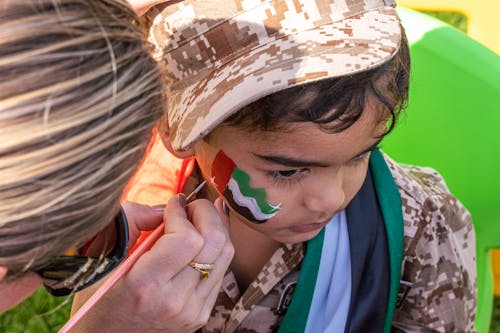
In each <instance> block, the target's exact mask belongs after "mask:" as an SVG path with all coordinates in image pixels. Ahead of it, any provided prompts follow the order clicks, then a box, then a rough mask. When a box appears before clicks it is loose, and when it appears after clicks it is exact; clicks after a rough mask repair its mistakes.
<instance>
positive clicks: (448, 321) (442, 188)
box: [384, 155, 476, 332]
mask: <svg viewBox="0 0 500 333" xmlns="http://www.w3.org/2000/svg"><path fill="white" fill-rule="evenodd" d="M384 158H385V160H386V162H387V165H388V167H389V169H390V171H391V173H392V176H393V178H394V180H395V182H396V186H397V187H398V190H399V193H400V196H401V203H402V210H403V220H404V249H403V265H402V279H403V280H405V281H408V282H410V283H412V284H413V286H412V287H411V289H410V291H409V293H408V295H407V297H406V298H405V300H404V301H403V302H402V303H401V304H400V306H399V307H398V308H397V309H396V312H395V316H394V323H393V324H395V326H397V325H398V324H399V325H406V326H408V325H410V326H415V327H426V328H430V329H433V330H436V331H438V332H475V329H474V317H475V309H476V262H475V237H474V229H473V226H472V220H471V216H470V213H469V212H468V211H467V209H466V208H465V207H464V206H463V205H462V204H461V203H460V201H459V200H458V199H457V198H456V197H455V196H453V195H452V194H451V193H450V191H449V189H448V187H447V186H446V183H445V181H444V179H443V177H442V176H441V175H440V174H439V173H438V172H437V171H435V170H434V169H432V168H427V167H418V166H412V165H404V164H399V163H396V162H395V161H393V160H392V159H390V158H389V157H388V156H386V155H384Z"/></svg>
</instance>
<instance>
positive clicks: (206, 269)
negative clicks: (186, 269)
mask: <svg viewBox="0 0 500 333" xmlns="http://www.w3.org/2000/svg"><path fill="white" fill-rule="evenodd" d="M188 265H189V266H191V267H192V268H194V269H196V270H197V271H198V272H200V280H204V279H206V278H208V274H209V273H210V271H211V270H212V269H214V264H202V263H199V262H196V261H193V260H191V261H190V262H189V264H188Z"/></svg>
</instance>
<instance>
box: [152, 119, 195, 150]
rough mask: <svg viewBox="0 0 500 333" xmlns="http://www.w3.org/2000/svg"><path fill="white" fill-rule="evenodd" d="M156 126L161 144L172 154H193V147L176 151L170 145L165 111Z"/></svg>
mask: <svg viewBox="0 0 500 333" xmlns="http://www.w3.org/2000/svg"><path fill="white" fill-rule="evenodd" d="M157 128H158V134H159V135H160V139H161V141H162V142H163V145H164V146H165V148H167V150H168V151H169V152H170V153H171V154H172V155H174V156H175V157H177V158H188V157H192V156H194V149H193V148H190V149H188V150H184V151H177V150H175V149H174V148H173V147H172V141H171V140H170V130H169V128H168V116H167V114H166V113H164V114H163V116H162V117H161V119H160V120H159V121H158V125H157Z"/></svg>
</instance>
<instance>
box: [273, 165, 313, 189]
mask: <svg viewBox="0 0 500 333" xmlns="http://www.w3.org/2000/svg"><path fill="white" fill-rule="evenodd" d="M307 171H308V169H305V168H304V169H292V170H274V171H269V172H268V175H269V177H270V178H271V179H272V180H273V181H274V182H277V183H278V185H279V184H290V183H292V182H296V181H299V180H300V179H301V178H302V176H303V175H304V174H305V173H306V172H307Z"/></svg>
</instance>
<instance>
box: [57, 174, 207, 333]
mask: <svg viewBox="0 0 500 333" xmlns="http://www.w3.org/2000/svg"><path fill="white" fill-rule="evenodd" d="M206 182H207V181H206V180H205V181H203V182H202V183H201V184H200V185H198V186H197V187H196V188H195V189H194V191H193V192H191V193H190V194H189V195H188V196H187V197H186V204H188V203H190V202H191V201H192V200H193V199H194V198H195V197H196V194H198V192H200V191H201V189H202V188H203V186H204V185H205V184H206ZM164 229H165V223H161V224H160V225H159V226H158V227H156V229H155V230H154V231H153V232H152V233H151V234H150V235H149V236H148V237H147V238H146V239H145V240H144V241H143V242H142V243H141V244H139V246H138V247H137V248H136V250H135V251H134V252H132V253H131V254H130V256H128V257H127V259H125V261H124V262H123V263H121V264H120V265H119V266H118V267H117V268H116V269H115V270H114V271H113V272H112V273H111V274H110V277H109V278H107V279H106V281H104V283H103V284H102V285H101V286H100V287H99V288H98V289H97V290H96V292H95V293H94V294H93V295H92V296H90V298H89V299H88V300H87V301H86V302H85V303H84V304H83V305H82V307H81V308H80V309H78V311H77V312H76V313H75V314H74V315H73V316H72V317H71V318H70V319H69V320H68V322H67V323H66V324H65V325H64V326H63V327H62V328H61V329H60V330H59V333H67V332H69V331H70V330H71V329H72V328H73V327H74V326H75V325H76V323H78V321H80V319H81V318H82V317H83V316H84V315H85V314H86V313H87V312H88V311H89V310H90V309H91V308H92V307H93V306H94V305H95V304H96V303H97V302H98V301H99V300H100V299H101V298H102V297H103V296H104V295H105V294H106V293H107V292H108V291H109V290H110V289H111V288H112V287H113V286H114V285H115V284H116V283H117V282H118V281H119V280H120V279H121V278H122V277H123V276H124V275H125V274H126V273H127V272H128V271H129V270H130V269H131V268H132V266H133V265H134V264H135V262H136V261H137V259H139V258H140V257H141V255H142V254H143V253H144V252H146V251H148V250H149V249H150V248H151V247H152V246H153V245H154V243H156V241H157V240H158V239H159V238H160V237H161V236H162V235H163V234H164V233H165V231H164Z"/></svg>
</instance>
